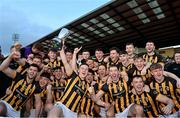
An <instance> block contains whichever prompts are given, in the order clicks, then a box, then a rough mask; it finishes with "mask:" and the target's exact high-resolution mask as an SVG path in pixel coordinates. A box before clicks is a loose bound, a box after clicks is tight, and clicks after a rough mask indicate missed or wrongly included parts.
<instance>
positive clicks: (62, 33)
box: [54, 28, 70, 50]
mask: <svg viewBox="0 0 180 118" xmlns="http://www.w3.org/2000/svg"><path fill="white" fill-rule="evenodd" d="M69 35H70V31H69V30H68V29H66V28H62V29H61V30H60V32H59V34H58V36H57V37H55V38H54V40H56V41H58V42H59V43H60V50H61V49H62V47H63V46H64V41H65V39H66V38H67V37H68V36H69Z"/></svg>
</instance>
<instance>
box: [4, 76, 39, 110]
mask: <svg viewBox="0 0 180 118" xmlns="http://www.w3.org/2000/svg"><path fill="white" fill-rule="evenodd" d="M14 81H15V83H14V85H13V86H12V93H11V94H9V95H5V96H4V97H3V98H2V100H4V101H6V102H7V103H9V104H10V105H11V106H12V107H13V108H14V110H16V111H19V110H20V109H22V106H23V105H24V104H25V103H26V101H27V100H28V99H29V98H30V97H31V96H32V95H33V94H34V93H40V92H41V89H40V86H39V84H38V83H37V82H35V81H33V82H32V83H27V81H26V79H25V76H22V75H20V74H19V73H17V74H16V77H15V79H14Z"/></svg>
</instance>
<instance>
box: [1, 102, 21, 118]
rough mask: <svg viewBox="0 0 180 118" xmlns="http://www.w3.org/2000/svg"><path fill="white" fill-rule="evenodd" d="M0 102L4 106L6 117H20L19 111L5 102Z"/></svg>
mask: <svg viewBox="0 0 180 118" xmlns="http://www.w3.org/2000/svg"><path fill="white" fill-rule="evenodd" d="M0 102H3V103H4V104H5V105H6V108H7V117H13V118H15V117H20V111H16V110H14V108H13V107H12V106H11V105H10V104H9V103H7V102H6V101H3V100H0Z"/></svg>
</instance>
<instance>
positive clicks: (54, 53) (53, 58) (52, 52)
mask: <svg viewBox="0 0 180 118" xmlns="http://www.w3.org/2000/svg"><path fill="white" fill-rule="evenodd" d="M48 56H49V58H50V60H55V59H56V52H54V51H49V53H48Z"/></svg>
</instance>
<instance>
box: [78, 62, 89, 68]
mask: <svg viewBox="0 0 180 118" xmlns="http://www.w3.org/2000/svg"><path fill="white" fill-rule="evenodd" d="M83 65H86V66H88V67H89V65H88V64H86V63H82V64H81V65H80V66H79V67H81V66H83Z"/></svg>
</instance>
